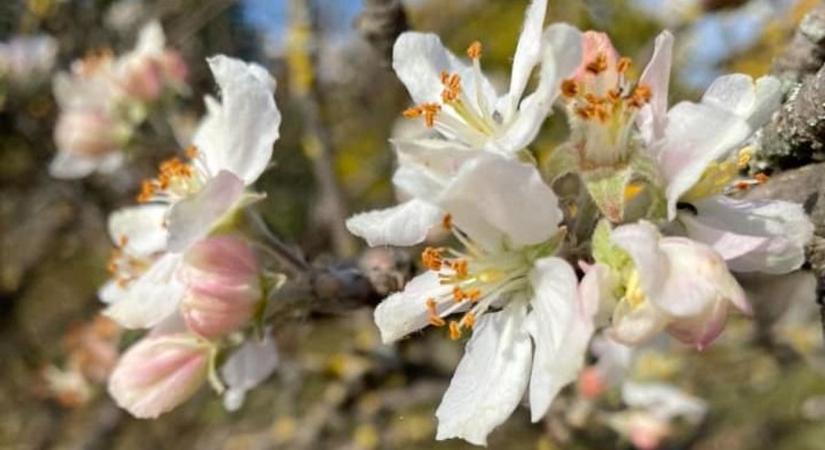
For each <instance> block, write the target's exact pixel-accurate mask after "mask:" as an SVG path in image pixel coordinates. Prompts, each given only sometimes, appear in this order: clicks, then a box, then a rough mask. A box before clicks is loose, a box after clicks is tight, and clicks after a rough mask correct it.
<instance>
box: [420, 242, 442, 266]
mask: <svg viewBox="0 0 825 450" xmlns="http://www.w3.org/2000/svg"><path fill="white" fill-rule="evenodd" d="M443 263H444V260H443V259H442V258H441V250H439V249H437V248H433V247H427V248H425V249H424V251H423V252H421V264H422V265H423V266H424V267H426V268H428V269H430V270H432V271H439V270H441V265H442V264H443Z"/></svg>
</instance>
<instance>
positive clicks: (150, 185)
mask: <svg viewBox="0 0 825 450" xmlns="http://www.w3.org/2000/svg"><path fill="white" fill-rule="evenodd" d="M186 156H187V159H188V160H189V161H188V162H184V161H183V160H181V159H180V158H178V157H174V158H170V159H167V160H165V161H163V162H162V163H160V166H159V167H158V176H157V177H156V178H152V179H148V180H144V181H143V183H141V189H140V194H138V197H137V200H138V202H140V203H147V202H151V201H159V202H174V201H177V200H180V199H182V198H185V197H188V196H189V195H192V194H194V193H197V192H198V191H200V190H201V188H203V184H204V177H203V176H202V172H201V171H198V170H197V162H198V160H197V158H198V156H199V153H198V150H197V149H196V148H195V147H194V146H193V147H189V148H188V149H186Z"/></svg>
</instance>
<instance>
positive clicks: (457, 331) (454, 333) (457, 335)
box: [450, 320, 461, 341]
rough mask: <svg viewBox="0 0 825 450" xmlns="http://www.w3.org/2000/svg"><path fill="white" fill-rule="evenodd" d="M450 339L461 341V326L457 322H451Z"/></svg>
mask: <svg viewBox="0 0 825 450" xmlns="http://www.w3.org/2000/svg"><path fill="white" fill-rule="evenodd" d="M450 339H452V340H454V341H457V340H459V339H461V325H459V324H458V322H456V321H455V320H451V321H450Z"/></svg>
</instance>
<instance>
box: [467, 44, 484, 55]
mask: <svg viewBox="0 0 825 450" xmlns="http://www.w3.org/2000/svg"><path fill="white" fill-rule="evenodd" d="M482 48H483V47H482V46H481V42H479V41H473V43H472V44H470V46H469V47H467V56H469V57H470V59H478V58H481V51H482Z"/></svg>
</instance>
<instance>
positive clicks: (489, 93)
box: [347, 0, 813, 445]
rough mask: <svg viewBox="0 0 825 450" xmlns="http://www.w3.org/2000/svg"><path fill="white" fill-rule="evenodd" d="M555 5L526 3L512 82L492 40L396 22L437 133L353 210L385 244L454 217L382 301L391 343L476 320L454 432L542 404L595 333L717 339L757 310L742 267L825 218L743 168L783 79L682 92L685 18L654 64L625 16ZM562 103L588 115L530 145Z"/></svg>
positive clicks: (765, 258) (467, 434)
mask: <svg viewBox="0 0 825 450" xmlns="http://www.w3.org/2000/svg"><path fill="white" fill-rule="evenodd" d="M547 6H548V5H547V1H546V0H534V1H533V2H532V3H531V4H530V6H529V7H528V10H527V13H526V18H525V22H524V25H523V28H522V31H521V35H520V37H519V40H518V44H517V47H516V50H515V54H514V55H513V60H512V72H511V74H510V82H509V89H508V91H507V92H506V93H504V94H502V95H499V94H498V93H497V92H496V90H495V88H494V87H493V84H492V83H491V82H490V81H489V80H488V78H487V77H486V76H485V75H484V73H483V72H482V70H481V58H482V53H483V48H482V44H481V43H480V42H474V43H472V44H471V45H470V46H469V48H468V49H467V52H466V56H467V58H466V59H465V58H460V57H458V56H456V55H454V54H453V53H451V52H450V51H449V50H447V49H446V48H445V47H444V46H443V45H442V43H441V41H440V40H439V38H438V37H437V36H435V35H432V34H426V33H417V32H407V33H404V34H402V35H401V36H400V37H399V38H398V40H397V42H396V43H395V47H394V52H393V68H394V70H395V71H396V73H397V75H398V77H399V78H400V80H401V81H402V82H403V83H404V85H405V86H406V88H407V90H408V91H409V93H410V96H411V97H412V99H413V101H414V102H415V105H414V106H412V107H411V108H409V109H407V110H406V111H404V114H403V115H404V116H405V117H407V118H410V119H420V120H423V123H424V125H425V126H426V127H427V128H428V129H430V134H429V135H427V136H426V137H421V138H411V139H410V138H406V139H398V140H394V141H392V144H393V146H394V149H395V152H396V154H397V157H398V168H397V170H396V171H395V173H394V175H393V179H392V180H393V183H394V185H395V187H396V188H397V190H398V191H399V193H400V194H401V197H403V198H404V199H406V200H405V201H404V202H403V203H401V204H399V205H397V206H394V207H391V208H388V209H384V210H378V211H370V212H365V213H361V214H358V215H355V216H353V217H352V218H350V219H349V220H348V222H347V226H348V228H349V230H350V231H351V232H352V233H354V234H356V235H358V236H360V237H363V238H364V239H365V240H366V241H367V242H368V243H369V244H370V245H372V246H379V245H392V246H413V245H418V244H421V243H424V242H425V241H427V240H428V236H431V235H432V234H433V231H434V230H437V229H439V228H442V229H445V230H447V231H449V232H450V233H451V236H452V244H449V243H447V244H444V245H438V246H430V247H426V248H425V249H424V250H423V252H422V254H421V263H422V265H423V267H424V268H425V269H426V271H425V272H424V273H422V274H420V275H418V276H417V277H415V278H414V279H413V280H412V281H411V282H410V283H408V284H407V286H406V287H405V289H404V290H403V291H402V292H398V293H395V294H392V295H390V296H389V297H388V298H386V299H385V300H384V301H383V302H382V303H381V304H380V305H379V306H378V307H377V308H376V310H375V322H376V324H377V326H378V328H379V330H380V332H381V336H382V339H383V341H384V342H386V343H393V342H396V341H398V340H400V339H401V338H403V337H405V336H407V335H409V334H411V333H414V332H416V331H418V330H421V329H423V328H425V327H428V326H430V327H442V328H444V329H445V330H446V333H447V335H448V336H449V337H450V338H451V339H454V340H459V339H462V338H463V337H464V336H469V338H468V340H467V343H466V349H465V354H464V356H463V358H462V360H461V362H460V363H459V364H458V367H457V368H456V371H455V374H454V376H453V379H452V381H451V383H450V385H449V387H448V389H447V391H446V393H445V395H444V398H443V400H442V402H441V404H440V406H439V407H438V409H437V411H436V416H437V418H438V431H437V439H446V438H456V437H457V438H462V439H465V440H466V441H468V442H471V443H474V444H477V445H484V444H486V441H487V436H488V434H489V433H490V432H491V431H492V430H493V429H494V428H495V427H496V426H498V425H500V424H501V423H503V422H504V421H505V420H506V419H507V417H508V416H509V415H510V414H511V413H512V412H513V411H514V410H515V408H516V407H517V406H518V405H519V403H520V402H521V401H522V398H523V397H525V396H526V397H527V400H528V403H529V408H530V411H531V415H532V419H533V421H538V420H539V419H541V418H542V417H543V416H544V415H545V414H546V413H547V411H548V409H549V408H550V405H551V403H552V402H553V400H554V398H555V397H556V396H557V395H558V394H559V392H560V391H561V390H562V389H563V388H564V387H565V386H566V385H567V384H569V383H570V382H571V381H573V380H575V379H577V378H578V377H579V374H580V372H581V371H582V368H583V365H584V362H585V358H586V355H587V353H588V352H589V350H590V342H591V339H592V338H593V336H594V334H597V333H598V334H599V336H600V337H601V338H603V339H607V340H610V341H611V342H614V343H616V344H617V345H619V344H622V345H628V346H637V345H640V344H643V343H645V342H648V341H649V340H650V339H652V338H653V337H655V336H657V335H660V334H662V333H666V334H669V335H670V336H673V337H674V338H676V339H677V340H679V341H681V342H683V343H685V344H687V345H689V346H692V347H694V348H696V349H697V350H702V349H704V348H706V347H707V346H708V345H710V344H711V343H712V342H713V341H714V340H715V339H716V338H717V337H718V336H719V335H720V333H721V332H722V330H723V328H724V325H725V322H726V319H727V317H728V315H730V314H731V313H733V312H738V313H740V314H743V315H746V316H747V315H751V314H752V309H751V305H750V303H749V302H748V299H747V298H746V295H745V291H744V290H743V288H742V287H741V285H740V283H739V281H738V280H737V275H738V274H741V273H750V272H759V273H767V274H784V273H789V272H792V271H794V270H796V269H798V268H799V267H800V266H801V265H802V263H803V261H804V245H805V244H806V243H807V242H808V241H809V239H810V238H811V235H812V233H813V227H812V224H811V223H810V221H809V220H808V218H807V217H806V215H805V212H804V211H803V209H802V207H801V206H800V205H797V204H793V203H788V202H784V201H768V200H759V201H750V200H744V199H742V198H738V194H739V193H740V192H741V191H743V190H746V189H747V188H748V187H749V186H751V185H753V184H757V183H760V182H763V181H764V178H765V177H764V175H757V176H756V177H754V178H753V179H750V178H746V177H745V176H744V175H743V174H744V173H746V169H747V168H748V163H749V160H750V158H751V157H752V155H753V153H754V152H756V151H758V146H756V145H754V144H753V143H752V142H753V141H752V140H751V139H750V138H751V137H752V136H753V135H754V133H755V132H756V131H757V130H758V129H759V128H760V127H761V126H762V125H763V124H764V123H765V122H766V121H767V120H768V119H769V118H770V116H771V114H772V113H773V112H774V110H776V109H777V108H778V106H779V104H780V100H781V93H780V83H779V81H778V80H776V79H774V78H772V77H762V78H759V79H757V80H753V79H752V78H751V77H749V76H746V75H742V74H733V75H725V76H722V77H720V78H719V79H717V80H716V81H714V82H713V83H712V84H711V86H710V87H709V88H708V89H707V91H706V92H705V94H704V95H703V96H702V98H701V100H700V101H699V102H689V101H684V102H680V103H678V104H676V105H673V106H672V107H669V105H668V86H669V79H670V71H671V59H672V51H673V36H672V35H671V34H670V33H669V32H667V31H665V32H663V33H661V34H660V35H659V36H658V37H657V38H656V40H655V44H654V51H653V54H652V57H651V59H650V61H649V63H648V64H647V66H646V67H645V68H644V69H643V70H642V71H641V75H640V76H639V77H638V79H636V78H635V77H634V76H633V74H634V73H636V71H635V70H634V69H633V67H632V66H633V64H632V61H631V60H630V59H629V58H626V57H621V56H620V55H619V54H618V52H617V51H616V50H615V49H614V48H613V45H612V44H611V41H610V39H609V37H608V36H607V35H605V34H603V33H599V32H594V31H584V32H582V31H580V30H578V29H576V28H574V27H572V26H570V25H567V24H553V25H550V26H548V27H546V28H545V27H544V19H545V14H546V10H547ZM534 72H536V78H537V79H536V82H535V83H534V84H532V85H533V86H535V87H534V88H533V89H532V92H530V93H529V94H526V95H525V91H526V90H527V87H528V85H531V83H530V79H531V77H532V76H533V73H534ZM554 107H555V108H556V110H560V111H562V112H563V114H564V115H565V116H566V122H567V124H568V125H569V130H570V132H569V136H568V137H567V140H566V141H565V142H564V143H562V144H561V145H559V146H557V147H556V148H554V149H553V151H552V153H551V154H550V157H549V161H547V162H546V164H540V163H538V162H537V161H536V158H535V157H534V155H533V153H531V145H534V141H535V139H536V137H537V135H538V134H539V132H540V131H541V128H542V126H543V125H544V123H545V121H546V120H547V118H548V116H550V115H551V114H552V113H553V111H554ZM553 120H565V119H564V118H562V119H555V118H554V119H553ZM562 180H564V181H565V182H569V181H571V180H572V182H573V183H574V184H575V185H576V186H578V194H577V195H576V196H575V197H574V201H572V202H567V203H564V204H562V203H560V200H559V195H558V194H557V193H556V192H555V191H554V188H556V187H557V186H558V184H559V183H561V182H562ZM625 390H626V391H628V392H630V394H628V395H630V396H631V397H632V396H633V393H634V392H636V393H638V392H639V390H638V389H636V390H635V391H634V389H633V387H632V386H629V387H626V389H625ZM637 397H638V395H637ZM642 403H644V402H642ZM693 409H702V408H698V407H695V408H693ZM617 426H619V425H617ZM654 434H655V433H654ZM648 436H650V435H648ZM640 439H641V438H640ZM651 439H652V438H651ZM641 440H644V439H641Z"/></svg>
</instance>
